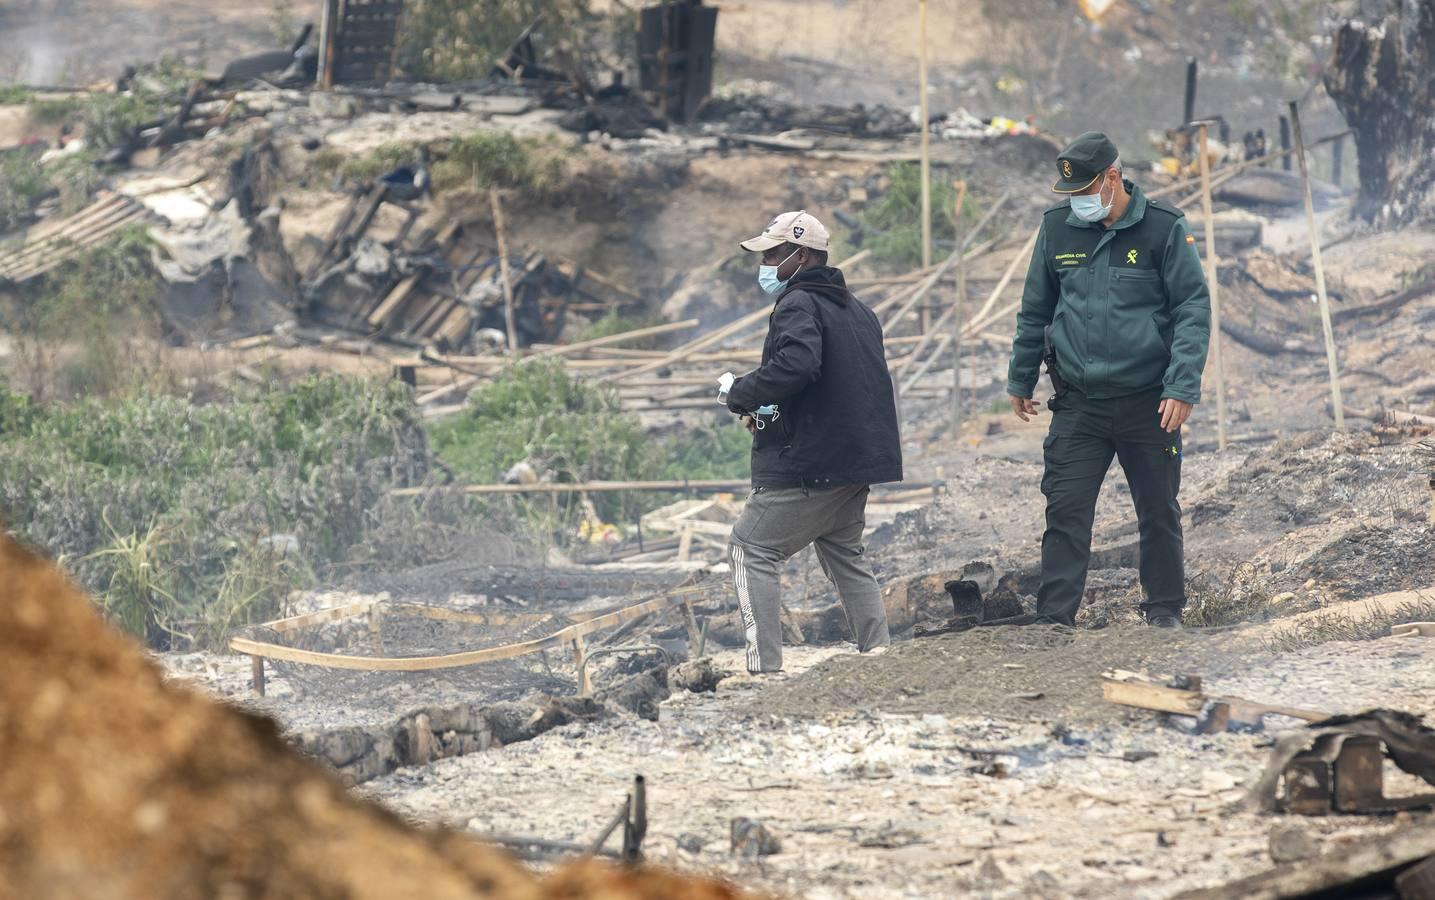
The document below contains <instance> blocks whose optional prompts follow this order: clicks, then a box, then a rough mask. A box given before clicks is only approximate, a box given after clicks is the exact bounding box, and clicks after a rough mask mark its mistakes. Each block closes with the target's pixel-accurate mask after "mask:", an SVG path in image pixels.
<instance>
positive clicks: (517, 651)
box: [229, 585, 707, 672]
mask: <svg viewBox="0 0 1435 900" xmlns="http://www.w3.org/2000/svg"><path fill="white" fill-rule="evenodd" d="M704 590H707V587H706V586H703V585H697V586H694V587H689V588H679V589H678V590H675V591H670V592H668V593H666V594H663V595H660V596H658V597H654V598H653V599H651V600H647V601H645V602H643V603H639V604H636V605H634V606H629V607H625V608H623V609H620V610H616V611H614V612H611V613H607V614H605V615H601V616H597V617H595V618H592V619H589V620H588V621H586V622H579V623H576V624H573V625H569V626H568V627H566V628H562V629H560V630H558V631H555V632H553V633H552V634H549V635H545V636H543V637H540V638H534V639H532V640H528V641H520V642H518V643H515V644H505V645H503V646H501V647H490V648H488V649H485V650H469V651H466V652H463V653H448V654H444V655H442V656H411V657H372V656H351V655H348V654H342V653H321V652H318V651H314V650H300V649H298V648H297V647H283V646H280V645H278V644H271V643H268V642H265V641H255V640H251V639H249V638H232V639H230V641H229V646H230V648H231V649H233V650H234V651H235V652H237V653H247V654H249V655H250V656H262V657H264V658H266V659H282V660H286V661H288V662H299V663H308V664H310V665H316V666H324V667H327V668H330V669H348V670H352V671H361V672H421V671H426V670H429V669H453V668H458V667H460V666H472V665H477V664H479V663H485V662H496V661H499V660H504V659H514V658H515V657H519V656H526V655H528V654H530V653H537V652H539V651H541V650H550V649H553V648H556V647H561V646H563V645H564V644H571V643H573V642H574V641H576V640H578V639H580V638H582V637H584V636H586V635H589V634H592V633H594V632H596V631H602V630H603V629H605V628H613V627H615V626H618V625H622V624H624V623H625V622H628V621H631V620H632V619H635V618H640V617H642V616H646V615H648V614H649V613H653V612H657V611H659V610H662V609H667V608H668V607H669V606H674V605H676V604H678V603H681V602H682V598H683V597H685V596H688V595H690V594H694V593H699V592H701V591H704Z"/></svg>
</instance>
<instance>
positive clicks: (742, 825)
mask: <svg viewBox="0 0 1435 900" xmlns="http://www.w3.org/2000/svg"><path fill="white" fill-rule="evenodd" d="M729 833H730V834H731V837H732V852H733V853H734V854H735V855H737V856H741V857H744V858H746V859H756V858H757V857H759V856H775V855H776V854H778V853H781V852H782V842H781V841H780V840H778V839H777V835H775V834H773V833H772V832H771V831H769V830H768V829H767V826H766V825H764V824H762V823H761V822H759V821H757V820H756V819H742V818H738V819H733V820H732V822H731V823H730V825H729Z"/></svg>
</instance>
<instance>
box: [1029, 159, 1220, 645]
mask: <svg viewBox="0 0 1435 900" xmlns="http://www.w3.org/2000/svg"><path fill="white" fill-rule="evenodd" d="M1057 170H1058V172H1059V173H1060V179H1059V180H1058V181H1057V183H1056V186H1055V187H1054V188H1053V190H1054V191H1056V192H1057V193H1061V194H1068V195H1070V196H1069V197H1068V198H1067V199H1066V200H1063V201H1062V202H1061V203H1059V204H1057V205H1056V206H1053V207H1052V208H1051V209H1048V210H1047V211H1046V213H1045V215H1044V216H1043V218H1042V222H1041V233H1040V235H1039V236H1038V237H1037V241H1036V249H1035V251H1034V252H1033V253H1032V258H1031V266H1030V268H1029V269H1028V270H1027V276H1026V286H1025V288H1024V289H1023V292H1022V301H1021V312H1020V313H1019V314H1018V315H1017V328H1016V338H1015V339H1014V341H1013V344H1012V354H1011V366H1010V369H1009V371H1008V375H1007V393H1008V394H1010V395H1011V405H1012V411H1013V412H1015V413H1016V414H1017V416H1019V417H1020V418H1021V419H1022V421H1029V420H1030V417H1031V416H1033V415H1036V413H1037V405H1036V403H1035V402H1033V401H1032V392H1033V390H1034V389H1035V388H1036V383H1037V376H1038V374H1039V371H1040V365H1041V362H1042V359H1043V355H1044V348H1045V346H1046V345H1047V342H1048V340H1049V343H1050V346H1051V349H1052V351H1054V358H1055V362H1056V367H1055V368H1056V371H1057V373H1058V375H1059V378H1060V381H1061V382H1063V383H1064V386H1063V388H1062V389H1059V390H1058V392H1057V396H1056V397H1054V398H1053V399H1052V401H1051V403H1050V405H1051V408H1052V412H1053V416H1052V422H1051V429H1050V431H1049V433H1048V434H1047V437H1046V440H1045V443H1044V444H1043V448H1044V449H1043V456H1044V462H1045V467H1046V468H1045V474H1044V475H1043V477H1042V480H1041V491H1042V493H1043V494H1045V495H1046V533H1045V534H1043V535H1042V539H1041V590H1040V591H1039V593H1038V595H1037V610H1036V611H1037V617H1038V618H1037V621H1038V622H1040V623H1046V624H1064V625H1071V624H1074V623H1075V619H1076V611H1077V608H1078V607H1080V605H1081V597H1082V594H1083V593H1084V592H1085V590H1086V570H1087V564H1088V563H1089V562H1090V559H1091V526H1092V520H1093V519H1094V518H1095V515H1096V497H1097V494H1098V493H1099V492H1100V490H1101V483H1102V481H1104V480H1105V478H1106V472H1107V469H1109V468H1110V466H1111V460H1112V458H1113V457H1115V458H1116V459H1118V460H1120V462H1121V468H1122V469H1123V470H1124V471H1125V472H1126V481H1127V483H1128V484H1129V485H1130V486H1131V499H1132V501H1133V502H1134V503H1135V506H1136V517H1137V520H1138V522H1139V524H1140V535H1141V587H1142V588H1143V589H1144V591H1145V594H1146V596H1145V599H1144V601H1143V602H1142V604H1141V611H1142V613H1143V614H1144V615H1145V617H1146V621H1147V622H1149V623H1150V624H1152V625H1155V626H1158V627H1166V628H1177V627H1180V624H1181V610H1182V608H1183V607H1185V605H1186V590H1185V581H1186V578H1185V555H1184V550H1183V548H1182V536H1181V505H1180V503H1178V502H1177V500H1176V495H1177V493H1178V492H1179V490H1180V487H1181V426H1182V424H1183V423H1185V421H1186V418H1187V417H1188V416H1189V415H1190V414H1191V407H1192V406H1193V405H1195V404H1196V403H1198V402H1200V399H1201V372H1202V370H1203V369H1204V368H1205V365H1206V344H1207V341H1208V339H1209V337H1210V318H1211V307H1210V295H1209V293H1208V291H1207V288H1206V279H1205V275H1204V273H1203V272H1202V270H1201V260H1200V257H1199V256H1198V254H1197V252H1196V246H1195V239H1194V238H1192V236H1191V232H1190V229H1189V228H1187V226H1186V220H1185V214H1184V213H1182V212H1181V210H1179V209H1177V208H1175V207H1174V206H1171V205H1169V204H1166V203H1163V202H1161V201H1159V200H1150V199H1147V197H1146V195H1145V194H1144V193H1142V191H1141V188H1139V187H1137V186H1136V185H1134V184H1132V183H1131V182H1130V181H1127V180H1125V179H1123V178H1122V172H1121V162H1120V159H1119V157H1118V154H1117V152H1116V147H1115V145H1113V144H1112V143H1111V141H1110V140H1108V139H1107V137H1106V135H1104V134H1100V133H1098V132H1088V133H1086V134H1083V135H1081V136H1080V137H1079V138H1077V139H1076V140H1075V141H1074V142H1073V143H1072V144H1071V146H1069V147H1067V148H1066V149H1065V150H1063V151H1062V152H1061V154H1060V155H1059V156H1058V157H1057Z"/></svg>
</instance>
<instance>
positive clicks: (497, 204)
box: [488, 188, 518, 356]
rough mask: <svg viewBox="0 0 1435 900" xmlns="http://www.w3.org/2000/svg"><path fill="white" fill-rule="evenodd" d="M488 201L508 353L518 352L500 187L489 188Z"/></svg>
mask: <svg viewBox="0 0 1435 900" xmlns="http://www.w3.org/2000/svg"><path fill="white" fill-rule="evenodd" d="M488 202H489V203H490V204H491V205H492V206H493V231H494V234H495V235H496V236H497V238H498V277H499V278H501V279H502V280H503V324H504V326H505V327H506V328H507V330H508V353H509V355H510V356H512V355H514V354H516V353H517V352H518V328H517V326H516V324H515V323H514V319H513V285H512V284H511V283H510V282H509V280H508V233H507V231H506V230H505V229H504V227H503V203H502V202H501V201H500V200H499V198H498V188H489V189H488Z"/></svg>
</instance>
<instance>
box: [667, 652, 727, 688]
mask: <svg viewBox="0 0 1435 900" xmlns="http://www.w3.org/2000/svg"><path fill="white" fill-rule="evenodd" d="M732 674H733V673H732V672H730V671H728V670H727V669H723V668H721V667H719V666H718V664H717V663H715V662H713V661H712V659H711V658H709V657H703V658H702V659H693V660H689V661H688V662H685V663H680V664H678V665H676V666H673V667H672V668H671V669H669V670H668V686H669V687H670V688H672V689H673V690H675V691H692V692H693V693H695V694H705V693H712V692H714V691H716V690H717V686H718V683H719V682H721V681H722V680H723V679H724V678H727V677H729V676H731V675H732Z"/></svg>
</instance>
